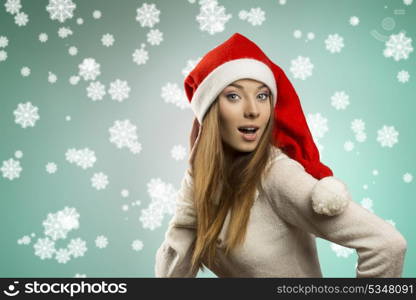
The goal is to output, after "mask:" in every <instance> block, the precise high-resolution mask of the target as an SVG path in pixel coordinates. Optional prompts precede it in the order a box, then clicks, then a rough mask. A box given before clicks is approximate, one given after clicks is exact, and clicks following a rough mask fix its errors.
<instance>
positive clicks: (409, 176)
mask: <svg viewBox="0 0 416 300" xmlns="http://www.w3.org/2000/svg"><path fill="white" fill-rule="evenodd" d="M403 181H404V182H406V183H410V182H412V181H413V175H412V174H410V173H405V174H404V175H403Z"/></svg>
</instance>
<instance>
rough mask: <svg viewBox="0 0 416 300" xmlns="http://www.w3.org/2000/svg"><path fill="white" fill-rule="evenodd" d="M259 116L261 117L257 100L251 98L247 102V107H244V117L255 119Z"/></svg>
mask: <svg viewBox="0 0 416 300" xmlns="http://www.w3.org/2000/svg"><path fill="white" fill-rule="evenodd" d="M258 116H259V108H258V103H257V102H256V99H252V97H250V99H248V100H247V101H246V105H245V107H244V117H246V118H248V117H251V118H254V117H258Z"/></svg>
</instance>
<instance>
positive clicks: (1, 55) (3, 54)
mask: <svg viewBox="0 0 416 300" xmlns="http://www.w3.org/2000/svg"><path fill="white" fill-rule="evenodd" d="M6 59H7V52H6V51H4V50H0V61H5V60H6Z"/></svg>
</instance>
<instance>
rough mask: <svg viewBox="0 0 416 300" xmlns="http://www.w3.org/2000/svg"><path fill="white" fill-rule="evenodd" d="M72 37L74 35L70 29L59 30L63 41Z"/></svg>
mask: <svg viewBox="0 0 416 300" xmlns="http://www.w3.org/2000/svg"><path fill="white" fill-rule="evenodd" d="M70 35H72V30H71V29H70V28H69V27H60V28H59V29H58V36H59V37H60V38H61V39H65V38H67V37H68V36H70Z"/></svg>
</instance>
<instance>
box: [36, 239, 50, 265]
mask: <svg viewBox="0 0 416 300" xmlns="http://www.w3.org/2000/svg"><path fill="white" fill-rule="evenodd" d="M33 248H34V249H35V255H36V256H39V257H40V259H42V260H43V259H47V258H52V255H53V254H54V253H55V242H54V241H51V240H50V239H49V238H48V237H46V238H43V239H42V238H39V239H38V240H37V241H36V243H35V244H34V245H33Z"/></svg>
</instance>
